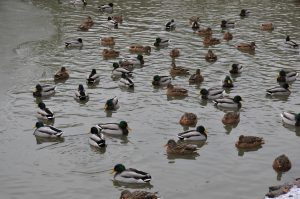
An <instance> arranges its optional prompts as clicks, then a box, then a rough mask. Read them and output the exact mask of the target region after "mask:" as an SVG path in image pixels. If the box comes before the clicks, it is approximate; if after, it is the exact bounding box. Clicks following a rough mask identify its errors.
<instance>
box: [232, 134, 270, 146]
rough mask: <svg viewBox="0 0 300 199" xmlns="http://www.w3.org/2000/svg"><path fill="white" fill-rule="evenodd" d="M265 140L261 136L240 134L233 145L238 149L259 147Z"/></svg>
mask: <svg viewBox="0 0 300 199" xmlns="http://www.w3.org/2000/svg"><path fill="white" fill-rule="evenodd" d="M264 143H265V141H264V139H263V138H262V137H256V136H245V135H240V137H239V140H238V141H237V142H236V143H235V146H236V147H237V148H240V149H250V148H256V147H260V146H261V145H262V144H264Z"/></svg>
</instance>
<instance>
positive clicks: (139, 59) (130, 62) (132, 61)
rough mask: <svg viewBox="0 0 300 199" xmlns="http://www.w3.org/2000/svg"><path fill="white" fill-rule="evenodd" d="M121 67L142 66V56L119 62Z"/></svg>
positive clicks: (143, 61)
mask: <svg viewBox="0 0 300 199" xmlns="http://www.w3.org/2000/svg"><path fill="white" fill-rule="evenodd" d="M119 64H120V65H121V66H124V65H132V66H143V65H144V64H145V60H144V56H143V55H141V54H138V55H137V56H134V57H133V56H130V57H126V58H124V59H122V60H120V61H119Z"/></svg>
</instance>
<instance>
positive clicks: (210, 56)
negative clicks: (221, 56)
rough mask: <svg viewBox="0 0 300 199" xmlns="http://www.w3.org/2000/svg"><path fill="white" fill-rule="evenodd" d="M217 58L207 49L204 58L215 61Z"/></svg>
mask: <svg viewBox="0 0 300 199" xmlns="http://www.w3.org/2000/svg"><path fill="white" fill-rule="evenodd" d="M217 59H218V57H217V55H215V54H214V53H213V51H212V50H210V49H209V50H208V52H207V54H206V55H205V60H206V61H208V62H215V61H217Z"/></svg>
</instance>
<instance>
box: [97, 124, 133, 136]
mask: <svg viewBox="0 0 300 199" xmlns="http://www.w3.org/2000/svg"><path fill="white" fill-rule="evenodd" d="M97 126H98V127H99V128H100V129H101V132H102V133H104V134H108V135H128V133H129V127H128V124H127V122H126V121H121V122H120V123H100V124H98V125H97Z"/></svg>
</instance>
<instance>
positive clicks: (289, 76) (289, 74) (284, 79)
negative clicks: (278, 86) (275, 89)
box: [277, 69, 298, 83]
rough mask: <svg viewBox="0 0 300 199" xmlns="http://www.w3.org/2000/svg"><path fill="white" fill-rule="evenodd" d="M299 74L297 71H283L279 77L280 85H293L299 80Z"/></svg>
mask: <svg viewBox="0 0 300 199" xmlns="http://www.w3.org/2000/svg"><path fill="white" fill-rule="evenodd" d="M297 77H298V73H297V72H296V71H288V70H285V69H282V70H281V71H280V72H279V75H278V77H277V82H279V83H292V82H294V81H296V80H297Z"/></svg>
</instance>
